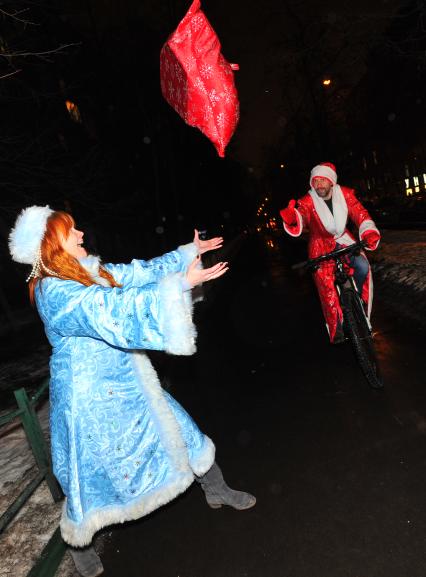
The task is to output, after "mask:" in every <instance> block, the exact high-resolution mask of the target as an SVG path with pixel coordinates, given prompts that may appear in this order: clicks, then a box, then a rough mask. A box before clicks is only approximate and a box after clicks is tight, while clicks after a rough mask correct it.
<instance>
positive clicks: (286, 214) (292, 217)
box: [280, 200, 297, 226]
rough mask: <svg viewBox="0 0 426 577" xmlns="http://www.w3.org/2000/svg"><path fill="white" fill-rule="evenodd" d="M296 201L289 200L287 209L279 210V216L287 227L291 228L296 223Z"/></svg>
mask: <svg viewBox="0 0 426 577" xmlns="http://www.w3.org/2000/svg"><path fill="white" fill-rule="evenodd" d="M295 206H296V201H295V200H290V202H289V203H288V207H287V208H283V209H282V210H280V215H281V218H282V219H283V221H284V222H285V223H286V225H287V226H292V225H295V224H296V223H297V213H296V210H295V208H294V207H295Z"/></svg>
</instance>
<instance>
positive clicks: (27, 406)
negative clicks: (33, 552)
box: [0, 379, 66, 577]
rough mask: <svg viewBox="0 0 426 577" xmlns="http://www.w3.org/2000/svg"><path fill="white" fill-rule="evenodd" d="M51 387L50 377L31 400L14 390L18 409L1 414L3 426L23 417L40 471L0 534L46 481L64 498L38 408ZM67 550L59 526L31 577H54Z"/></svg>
mask: <svg viewBox="0 0 426 577" xmlns="http://www.w3.org/2000/svg"><path fill="white" fill-rule="evenodd" d="M48 388H49V379H46V380H45V381H44V382H43V383H42V385H41V386H40V388H39V389H38V390H37V392H36V393H35V394H34V395H33V396H32V397H31V399H30V398H29V397H28V395H27V392H26V390H25V389H23V388H21V389H19V390H17V391H14V395H15V399H16V402H17V405H18V409H16V410H15V411H12V412H10V413H7V414H6V415H3V416H2V417H0V428H1V427H4V426H6V425H8V424H9V423H11V422H12V421H14V420H15V419H18V418H19V419H20V421H21V424H22V426H23V428H24V431H25V435H26V437H27V440H28V443H29V445H30V448H31V451H32V453H33V455H34V459H35V462H36V464H37V468H38V473H37V475H36V476H35V477H34V479H32V480H31V481H30V482H29V483H28V484H27V485H26V486H25V487H24V489H23V490H22V491H21V493H20V494H19V495H18V497H17V498H16V499H15V500H14V501H13V503H12V504H11V505H9V507H8V508H7V510H6V511H5V512H4V513H3V514H2V515H1V517H0V535H1V533H2V532H3V531H4V530H5V529H6V528H7V526H8V525H9V524H10V522H11V521H12V519H13V518H14V517H15V515H16V514H17V513H18V512H19V511H20V509H21V508H22V507H23V506H24V505H25V503H26V502H27V501H28V499H29V498H30V497H31V495H32V494H33V493H34V491H35V490H36V489H37V487H38V486H39V485H40V483H41V482H42V481H43V480H46V483H47V485H48V487H49V490H50V493H51V495H52V498H53V500H54V501H55V503H57V502H59V501H61V500H62V499H63V494H62V491H61V488H60V487H59V485H58V482H57V481H56V479H55V477H54V475H53V473H52V467H51V462H50V457H49V451H48V448H47V445H46V441H45V439H44V435H43V431H42V428H41V426H40V422H39V420H38V417H37V413H36V409H35V407H36V406H37V403H38V402H39V400H40V398H41V397H42V396H43V395H44V393H46V392H47V390H48ZM65 549H66V545H65V543H64V542H63V540H62V538H61V534H60V531H59V527H58V528H57V529H56V531H55V532H54V533H53V535H52V537H51V538H50V540H49V542H48V543H47V545H46V546H45V547H44V549H43V551H42V552H41V555H40V557H39V559H38V561H37V562H36V564H35V565H34V566H33V568H32V569H31V571H30V572H29V573H28V576H27V577H53V575H55V573H56V570H57V568H58V567H59V564H60V562H61V560H62V557H63V555H64V553H65Z"/></svg>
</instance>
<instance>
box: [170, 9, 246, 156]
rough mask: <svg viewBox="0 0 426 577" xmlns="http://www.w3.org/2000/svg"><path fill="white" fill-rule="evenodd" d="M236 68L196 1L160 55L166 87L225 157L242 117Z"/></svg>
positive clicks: (179, 107) (185, 116)
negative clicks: (222, 48) (236, 83)
mask: <svg viewBox="0 0 426 577" xmlns="http://www.w3.org/2000/svg"><path fill="white" fill-rule="evenodd" d="M233 70H238V65H237V64H229V62H227V61H226V60H225V58H224V56H223V55H222V53H221V46H220V41H219V38H218V37H217V35H216V33H215V31H214V30H213V28H212V27H211V25H210V23H209V21H208V20H207V18H206V16H205V14H204V13H203V11H202V10H201V9H200V0H194V1H193V3H192V4H191V7H190V8H189V10H188V12H187V14H186V15H185V17H184V18H183V20H182V21H181V22H180V23H179V25H178V27H177V28H176V30H175V31H174V32H173V34H171V36H170V37H169V38H168V40H167V42H166V43H165V44H164V46H163V48H162V50H161V54H160V79H161V91H162V93H163V96H164V98H165V99H166V100H167V102H168V103H169V104H170V106H172V107H173V108H174V109H175V110H176V112H177V113H178V114H179V115H180V116H181V117H182V118H183V119H184V121H185V122H186V123H187V124H189V125H190V126H195V127H196V128H198V129H199V130H201V132H202V133H203V134H205V135H206V136H207V138H209V139H210V140H211V141H212V142H213V144H214V146H215V147H216V150H217V152H218V154H219V156H225V148H226V145H227V144H228V142H229V141H230V139H231V137H232V135H233V133H234V130H235V128H236V126H237V123H238V118H239V103H238V94H237V89H236V88H235V84H234V73H233Z"/></svg>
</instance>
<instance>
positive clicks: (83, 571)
mask: <svg viewBox="0 0 426 577" xmlns="http://www.w3.org/2000/svg"><path fill="white" fill-rule="evenodd" d="M68 551H69V552H70V554H71V557H72V558H73V561H74V565H75V568H76V569H77V571H78V573H79V574H80V575H81V576H82V577H97V575H101V573H103V572H104V567H103V565H102V561H101V560H100V558H99V555H98V554H97V553H96V551H95V549H94V548H93V547H92V546H90V547H84V548H81V549H80V548H76V547H68Z"/></svg>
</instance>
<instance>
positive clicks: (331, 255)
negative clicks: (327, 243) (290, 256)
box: [291, 241, 366, 270]
mask: <svg viewBox="0 0 426 577" xmlns="http://www.w3.org/2000/svg"><path fill="white" fill-rule="evenodd" d="M365 246H366V245H365V242H364V241H359V242H355V243H354V244H350V245H349V246H344V247H343V248H338V249H337V250H333V251H332V252H328V253H327V254H323V255H321V256H318V257H317V258H311V259H309V260H304V261H303V262H299V263H297V264H294V265H293V266H292V267H291V268H292V269H293V270H296V269H299V268H312V267H315V266H316V265H318V264H320V263H322V262H324V261H325V260H332V259H335V258H337V257H339V256H342V255H344V254H349V253H353V252H356V251H357V250H361V249H363V248H365Z"/></svg>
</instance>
